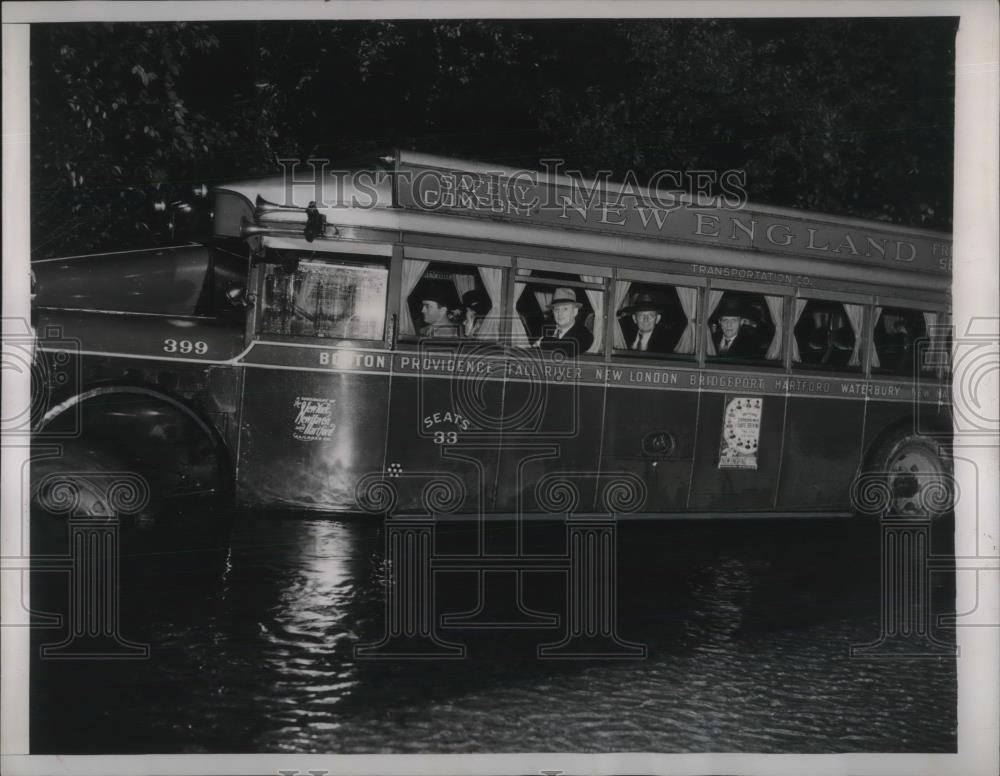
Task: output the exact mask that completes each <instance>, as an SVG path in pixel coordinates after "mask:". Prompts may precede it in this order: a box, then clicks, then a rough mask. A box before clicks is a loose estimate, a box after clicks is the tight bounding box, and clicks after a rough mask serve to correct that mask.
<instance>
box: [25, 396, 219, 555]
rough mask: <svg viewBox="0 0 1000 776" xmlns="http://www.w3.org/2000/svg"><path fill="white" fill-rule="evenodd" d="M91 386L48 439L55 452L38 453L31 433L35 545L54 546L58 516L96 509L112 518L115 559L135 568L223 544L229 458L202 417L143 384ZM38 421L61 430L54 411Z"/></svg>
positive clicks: (60, 525)
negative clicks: (65, 427)
mask: <svg viewBox="0 0 1000 776" xmlns="http://www.w3.org/2000/svg"><path fill="white" fill-rule="evenodd" d="M92 394H93V395H90V396H85V398H83V399H82V400H81V401H80V402H79V411H78V414H77V415H76V417H77V420H76V421H75V422H76V426H75V431H76V433H75V434H70V433H67V434H66V435H65V436H61V437H58V438H59V439H60V441H59V443H58V444H53V445H51V447H52V448H54V449H55V450H58V454H56V455H52V454H46V448H47V447H50V446H49V445H48V443H47V442H46V441H45V440H44V439H43V438H40V439H38V440H36V442H37V448H36V450H37V455H35V456H34V457H33V460H32V467H31V478H32V493H31V496H32V503H31V512H32V518H33V519H32V536H33V538H34V537H38V538H39V539H40V540H41V541H40V545H39V546H41V547H45V548H50V547H54V548H55V552H56V554H61V553H62V552H63V551H64V548H61V547H60V543H65V542H66V541H67V540H68V533H67V530H68V529H67V522H66V521H67V519H72V518H95V519H101V518H104V519H110V520H112V521H114V524H115V525H116V533H117V535H118V537H119V541H120V548H121V549H120V551H121V558H122V560H123V562H125V561H129V562H131V561H133V560H134V561H135V565H137V566H138V567H140V568H141V567H142V566H143V565H144V564H145V565H147V566H148V567H149V568H152V567H154V566H161V567H163V566H171V565H174V566H178V567H184V568H188V569H191V570H192V571H194V570H196V569H197V567H198V564H199V563H200V562H201V560H202V559H204V558H205V557H206V553H207V554H210V555H217V554H219V552H224V551H225V550H227V549H228V545H229V538H230V533H231V529H232V521H233V510H232V508H231V507H232V495H233V494H232V482H231V476H230V475H229V460H228V455H227V453H226V450H225V448H224V446H223V445H222V444H221V441H220V440H219V439H217V438H216V436H215V435H214V434H213V433H212V432H211V430H210V429H209V428H208V426H207V424H205V423H203V422H201V420H200V418H199V417H198V416H197V415H196V413H195V412H194V410H192V409H190V408H188V407H186V406H184V405H182V404H181V403H180V402H178V401H176V400H172V399H170V397H162V396H160V395H158V394H156V393H155V392H154V391H152V390H148V389H145V388H129V387H122V386H110V387H109V388H108V389H107V390H103V391H93V392H92ZM67 416H69V413H67ZM46 430H48V431H51V432H53V433H54V432H59V431H61V430H62V426H60V418H59V417H56V418H53V419H52V421H51V424H50V425H49V426H47V427H46ZM73 430H74V428H73V427H70V428H69V431H73ZM50 438H52V437H50ZM36 518H37V519H36ZM210 565H212V564H210Z"/></svg>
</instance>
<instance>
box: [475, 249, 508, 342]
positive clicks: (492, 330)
mask: <svg viewBox="0 0 1000 776" xmlns="http://www.w3.org/2000/svg"><path fill="white" fill-rule="evenodd" d="M479 277H481V278H482V279H483V286H484V287H485V289H486V295H487V296H489V298H490V304H491V305H492V307H491V308H490V311H489V313H488V314H487V316H486V317H485V318H483V324H482V326H481V327H480V328H479V338H480V339H491V340H495V339H499V338H500V314H501V312H502V311H503V306H502V305H501V304H500V303H501V301H502V300H501V296H502V295H503V270H502V269H497V268H496V267H480V268H479Z"/></svg>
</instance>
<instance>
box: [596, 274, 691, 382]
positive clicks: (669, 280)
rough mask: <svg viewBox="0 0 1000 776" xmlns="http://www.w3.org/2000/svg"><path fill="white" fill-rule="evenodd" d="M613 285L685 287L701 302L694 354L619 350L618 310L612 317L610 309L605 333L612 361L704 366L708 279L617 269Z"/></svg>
mask: <svg viewBox="0 0 1000 776" xmlns="http://www.w3.org/2000/svg"><path fill="white" fill-rule="evenodd" d="M611 282H612V283H615V284H617V283H642V284H643V285H659V286H670V287H672V288H674V287H676V286H683V287H684V288H693V289H695V291H696V292H697V299H696V301H695V310H694V325H695V343H694V352H693V353H636V352H635V351H632V350H628V349H627V348H626V349H625V350H619V349H618V348H615V347H614V331H615V326H617V325H618V311H617V310H615V311H614V312H615V314H614V316H612V315H611V314H610V312H611V311H610V309H609V310H608V315H607V316H606V318H607V327H606V330H605V333H604V336H605V342H606V343H607V345H608V347H607V352H608V355H609V356H610V357H611V358H616V359H618V358H625V359H630V358H631V359H636V360H637V361H638V362H643V363H644V362H647V361H664V362H666V363H671V364H690V365H700V363H699V349H701V348H702V347H703V343H702V341H701V339H702V331H703V326H704V324H705V320H704V317H705V314H704V308H705V289H706V288H707V287H708V278H706V277H700V276H698V275H681V274H679V273H672V272H650V271H648V270H641V269H630V268H622V267H619V268H616V271H615V273H614V276H613V277H612V279H611ZM616 288H617V286H612V287H611V288H610V289H609V290H612V291H614V290H615V289H616Z"/></svg>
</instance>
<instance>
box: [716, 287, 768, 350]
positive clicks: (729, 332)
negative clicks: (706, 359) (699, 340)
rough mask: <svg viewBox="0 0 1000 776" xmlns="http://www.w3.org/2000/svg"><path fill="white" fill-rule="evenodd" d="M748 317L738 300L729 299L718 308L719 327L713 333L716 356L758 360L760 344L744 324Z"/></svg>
mask: <svg viewBox="0 0 1000 776" xmlns="http://www.w3.org/2000/svg"><path fill="white" fill-rule="evenodd" d="M745 315H746V312H745V310H744V309H743V306H742V305H741V304H740V302H739V300H738V299H735V298H733V297H729V298H727V299H724V300H723V301H722V304H720V305H719V306H718V308H716V311H715V317H716V320H717V321H718V324H719V325H718V327H716V330H715V331H713V333H712V342H713V343H714V344H715V355H717V356H718V357H719V358H758V357H759V356H760V354H761V353H760V343H759V342H758V341H757V337H756V335H755V334H754V333H753V332H752V331H751V330H750V328H749V327H748V326H745V325H744V324H743V319H744V317H745Z"/></svg>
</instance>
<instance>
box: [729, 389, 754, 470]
mask: <svg viewBox="0 0 1000 776" xmlns="http://www.w3.org/2000/svg"><path fill="white" fill-rule="evenodd" d="M762 405H763V400H762V399H759V398H750V397H746V396H739V397H735V398H732V399H729V401H728V402H726V414H725V420H724V421H723V424H722V447H721V449H720V450H719V468H720V469H756V468H757V447H758V445H759V443H760V416H761V409H762Z"/></svg>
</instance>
